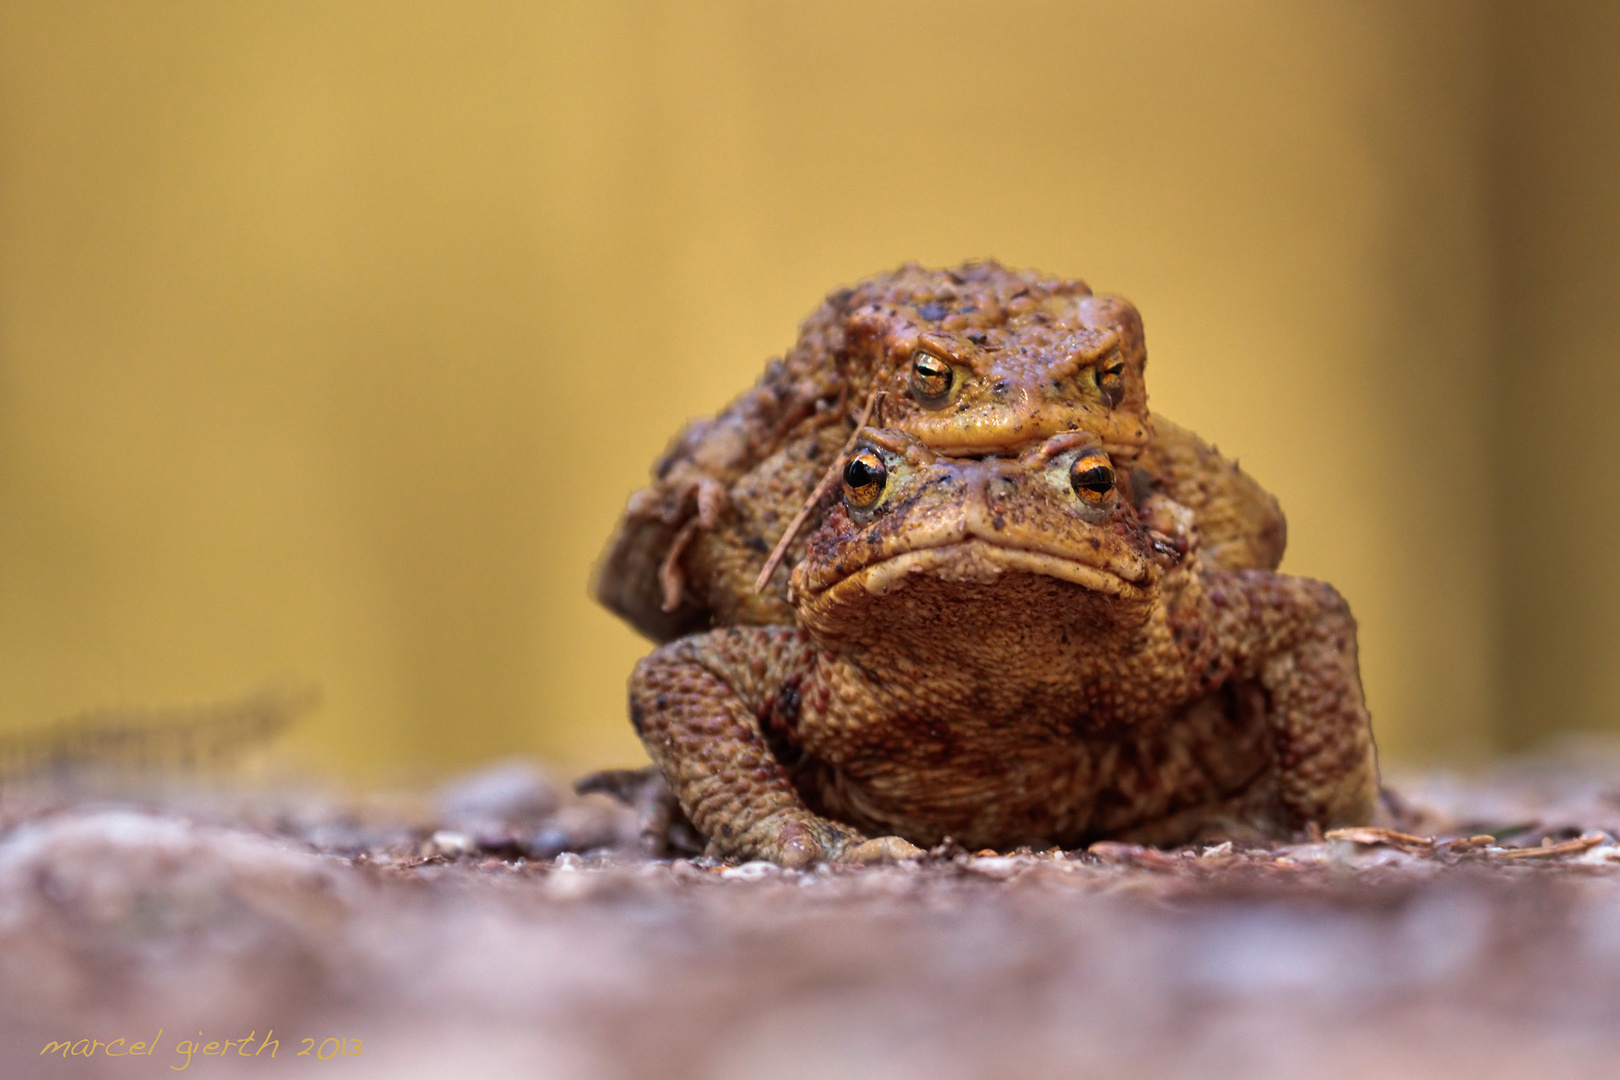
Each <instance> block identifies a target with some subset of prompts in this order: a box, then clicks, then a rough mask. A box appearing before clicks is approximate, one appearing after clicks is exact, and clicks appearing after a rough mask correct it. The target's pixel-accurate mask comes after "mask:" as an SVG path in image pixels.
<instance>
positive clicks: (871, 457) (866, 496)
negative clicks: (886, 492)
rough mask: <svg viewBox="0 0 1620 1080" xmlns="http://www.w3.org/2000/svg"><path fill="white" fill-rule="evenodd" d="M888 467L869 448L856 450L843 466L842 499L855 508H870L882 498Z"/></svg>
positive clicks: (887, 477) (886, 481)
mask: <svg viewBox="0 0 1620 1080" xmlns="http://www.w3.org/2000/svg"><path fill="white" fill-rule="evenodd" d="M888 480H889V468H888V466H886V465H884V464H883V459H882V458H880V457H878V456H877V454H875V453H873V452H872V451H871V450H860V451H857V452H856V454H855V456H854V457H852V458H850V459H849V464H848V465H845V466H844V501H845V502H846V503H848V504H849V505H850V506H851V507H852V508H854V509H856V510H870V509H871V508H872V507H874V506H876V505H877V501H878V500H879V499H881V498H883V486H884V484H886V483H888Z"/></svg>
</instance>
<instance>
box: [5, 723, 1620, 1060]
mask: <svg viewBox="0 0 1620 1080" xmlns="http://www.w3.org/2000/svg"><path fill="white" fill-rule="evenodd" d="M1390 779H1391V787H1392V790H1393V791H1394V792H1395V793H1396V795H1395V799H1394V802H1393V804H1392V810H1391V813H1392V816H1391V818H1390V821H1389V822H1388V823H1387V824H1388V825H1390V826H1393V827H1395V828H1397V829H1398V830H1399V832H1378V831H1367V832H1356V833H1351V834H1348V835H1341V836H1329V837H1325V838H1314V837H1301V838H1300V842H1298V843H1293V844H1288V845H1283V846H1278V847H1275V848H1267V849H1255V848H1233V847H1230V846H1227V845H1220V846H1215V847H1203V848H1194V849H1183V850H1175V851H1155V850H1146V849H1141V848H1135V847H1130V846H1126V845H1109V844H1104V845H1098V846H1096V847H1094V848H1093V849H1091V850H1090V851H1080V852H1059V851H1052V852H1016V853H999V854H984V853H970V852H960V851H950V850H945V851H941V852H940V853H938V854H937V855H935V856H932V857H931V858H930V859H928V860H927V861H925V862H921V863H915V864H900V865H897V866H890V867H881V868H866V869H861V868H854V867H823V868H821V869H818V870H816V871H814V872H808V873H793V872H784V871H781V870H778V869H777V868H775V867H772V866H767V865H764V864H747V865H742V866H731V865H724V864H720V863H715V862H712V861H708V860H704V859H702V858H696V859H693V858H669V857H651V856H649V855H647V854H645V853H644V851H643V849H642V846H641V840H640V838H639V835H638V824H637V819H636V816H635V814H634V813H632V812H631V811H630V810H628V809H626V808H624V807H622V806H619V805H617V804H615V803H613V802H612V801H611V800H609V799H608V798H607V797H605V796H602V795H591V796H586V797H578V796H574V795H573V794H572V793H570V792H568V791H567V790H566V789H565V788H563V787H561V786H559V785H557V784H555V783H554V782H552V781H550V780H548V779H547V778H546V777H545V776H544V774H542V773H540V772H538V771H536V770H534V769H533V768H532V767H527V766H523V765H520V764H508V765H504V766H500V767H496V768H494V769H491V770H489V771H486V772H484V773H482V774H478V775H475V776H472V777H469V778H467V779H466V780H464V781H462V782H461V783H459V784H457V785H455V786H453V787H452V788H450V789H447V790H445V791H442V792H439V793H436V794H433V795H425V796H412V795H410V794H409V793H407V794H405V795H402V796H394V797H390V798H386V799H383V798H372V799H367V800H359V799H353V800H344V799H337V798H334V797H332V796H330V795H326V794H320V793H315V792H310V791H299V790H292V789H282V790H267V789H264V788H256V789H254V790H252V791H243V790H234V791H233V790H229V789H223V788H219V787H214V788H205V787H200V786H195V785H193V786H184V785H177V784H168V785H164V786H154V785H150V784H148V785H145V786H134V787H132V786H130V785H128V784H125V785H122V786H121V787H120V786H115V787H113V788H109V787H108V786H106V785H105V784H100V785H98V784H89V783H85V782H80V783H77V784H76V785H75V786H73V787H63V786H60V785H58V786H54V787H41V786H39V785H34V786H33V787H32V788H30V789H16V788H14V789H13V790H12V791H10V792H9V793H8V794H6V795H4V796H3V797H0V1072H3V1074H4V1076H6V1077H8V1078H9V1077H15V1078H19V1080H21V1078H32V1077H109V1078H112V1077H119V1078H122V1077H148V1076H153V1077H155V1076H174V1075H176V1074H180V1073H185V1074H193V1075H204V1076H212V1077H231V1078H235V1077H288V1078H297V1077H304V1076H312V1077H327V1076H338V1075H343V1076H349V1077H366V1078H369V1077H389V1078H393V1077H412V1078H414V1077H423V1078H428V1077H432V1078H439V1077H448V1076H467V1077H478V1078H484V1080H503V1078H507V1077H513V1078H518V1077H522V1078H529V1077H533V1078H574V1077H621V1076H622V1077H641V1076H656V1077H668V1078H682V1077H721V1078H734V1077H800V1076H804V1077H810V1076H815V1077H838V1078H840V1080H857V1078H862V1077H899V1078H909V1077H919V1078H920V1077H928V1078H931V1080H950V1078H956V1077H1089V1076H1108V1077H1136V1076H1141V1077H1155V1078H1175V1077H1200V1078H1203V1077H1224V1076H1232V1077H1246V1078H1248V1077H1261V1078H1264V1077H1289V1078H1297V1077H1307V1076H1308V1077H1341V1076H1342V1077H1363V1076H1379V1077H1406V1076H1424V1077H1430V1076H1433V1077H1450V1076H1466V1077H1469V1078H1470V1080H1482V1078H1488V1077H1529V1076H1535V1077H1575V1076H1582V1077H1584V1076H1594V1077H1596V1076H1613V1075H1615V1073H1616V1071H1617V1069H1620V1066H1616V1065H1615V1062H1616V1061H1617V1060H1620V843H1617V842H1616V838H1617V837H1620V758H1617V757H1616V756H1615V755H1614V754H1612V753H1611V752H1610V751H1609V750H1608V749H1606V748H1605V749H1600V750H1592V749H1590V748H1589V749H1587V750H1585V751H1582V752H1580V753H1576V754H1570V755H1565V756H1563V757H1561V758H1555V759H1543V760H1540V761H1536V762H1529V763H1520V764H1518V765H1515V766H1511V767H1504V768H1502V769H1499V770H1496V771H1495V772H1492V773H1488V774H1482V775H1478V776H1475V777H1472V778H1460V777H1457V776H1450V775H1445V774H1425V775H1412V776H1404V777H1393V778H1390ZM1401 833H1406V834H1409V835H1406V836H1403V835H1401ZM1486 837H1489V839H1487V838H1486ZM160 1030H161V1035H159V1034H158V1032H159V1031H160ZM120 1039H121V1040H123V1041H122V1042H117V1040H120ZM154 1040H155V1043H154ZM306 1040H307V1041H306ZM52 1044H56V1045H55V1046H54V1047H53V1045H52ZM108 1044H112V1045H111V1046H110V1047H109V1045H108ZM137 1044H141V1046H140V1049H141V1050H142V1051H145V1052H144V1053H139V1054H134V1055H132V1054H130V1053H129V1051H131V1050H132V1049H134V1048H135V1047H136V1045H137ZM189 1044H194V1046H195V1049H193V1050H192V1051H191V1052H190V1053H188V1052H187V1049H188V1045H189ZM109 1050H111V1051H112V1054H111V1056H109ZM42 1051H45V1052H44V1053H42ZM120 1054H122V1056H119V1055H120Z"/></svg>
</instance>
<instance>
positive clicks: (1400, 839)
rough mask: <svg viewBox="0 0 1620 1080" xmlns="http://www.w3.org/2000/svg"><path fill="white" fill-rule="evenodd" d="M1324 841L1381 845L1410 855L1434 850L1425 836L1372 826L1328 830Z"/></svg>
mask: <svg viewBox="0 0 1620 1080" xmlns="http://www.w3.org/2000/svg"><path fill="white" fill-rule="evenodd" d="M1325 839H1328V840H1348V841H1350V842H1351V843H1353V844H1367V845H1369V846H1371V845H1375V844H1383V845H1385V846H1387V847H1392V848H1397V849H1399V850H1401V851H1406V852H1410V853H1412V854H1418V853H1426V852H1430V851H1433V850H1434V841H1433V840H1431V839H1429V838H1428V837H1426V836H1413V835H1412V834H1411V833H1403V832H1396V831H1395V830H1394V829H1380V828H1376V827H1372V826H1363V827H1359V828H1354V829H1330V830H1328V832H1327V835H1326V837H1325Z"/></svg>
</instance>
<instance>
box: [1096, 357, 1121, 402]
mask: <svg viewBox="0 0 1620 1080" xmlns="http://www.w3.org/2000/svg"><path fill="white" fill-rule="evenodd" d="M1097 389H1099V390H1101V391H1102V393H1103V397H1105V398H1107V399H1108V404H1109V405H1118V404H1119V399H1120V398H1122V397H1124V396H1125V361H1124V360H1123V359H1122V358H1121V357H1120V355H1119V353H1117V352H1115V353H1110V354H1108V356H1107V357H1106V358H1105V359H1104V360H1103V362H1102V363H1101V364H1099V365H1097Z"/></svg>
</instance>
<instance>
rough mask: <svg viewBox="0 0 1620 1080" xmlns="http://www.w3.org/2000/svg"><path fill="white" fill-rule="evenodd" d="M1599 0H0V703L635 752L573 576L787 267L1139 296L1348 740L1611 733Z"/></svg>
mask: <svg viewBox="0 0 1620 1080" xmlns="http://www.w3.org/2000/svg"><path fill="white" fill-rule="evenodd" d="M1617 165H1620V7H1616V6H1613V5H1607V4H1602V3H1596V2H1593V3H1566V4H1559V5H1546V6H1541V5H1522V6H1521V5H1511V4H1502V5H1495V4H1490V3H1420V2H1411V0H1403V2H1394V3H1363V2H1357V3H1313V4H1298V3H1292V2H1288V3H1242V4H1238V3H1232V4H1206V3H1194V2H1186V3H1163V2H1154V3H1138V2H1125V0H1121V2H1107V3H1102V2H1094V3H1072V2H1071V3H1059V2H1053V3H1006V4H984V3H966V2H950V0H928V2H903V3H895V2H874V0H861V2H828V3H817V4H810V5H794V4H765V3H745V2H733V3H695V2H694V3H670V4H651V3H623V2H609V0H591V2H583V3H468V2H455V3H448V2H447V3H438V4H428V3H399V2H395V3H332V2H319V3H317V2H291V0H278V2H276V3H271V4H265V3H257V2H233V3H204V2H200V0H198V2H190V3H142V4H138V5H133V4H131V5H126V4H105V3H102V4H97V3H65V2H62V0H37V2H36V0H12V2H10V3H8V4H6V5H4V6H0V729H13V730H14V729H19V728H26V727H32V726H36V725H38V724H40V723H42V722H44V721H47V720H49V719H51V718H53V717H56V716H60V715H63V714H67V713H72V712H76V711H79V710H81V709H84V708H87V707H92V706H108V705H113V706H116V705H120V704H130V705H151V704H169V703H177V702H185V701H206V700H212V699H219V698H228V697H232V696H236V695H239V694H241V693H243V692H246V691H248V690H251V689H252V688H253V687H255V686H259V685H262V684H263V683H264V682H265V681H266V680H268V679H271V678H276V677H281V678H292V679H295V680H298V679H302V680H310V681H315V682H318V683H320V684H321V685H322V687H323V688H324V690H325V704H324V706H323V707H322V709H321V710H320V712H318V713H317V714H316V715H314V716H313V717H312V718H310V719H309V720H307V721H306V722H305V723H304V725H303V726H302V727H301V728H300V729H299V730H298V731H297V732H296V734H294V735H293V736H291V741H292V746H293V747H294V749H295V750H296V751H297V752H298V753H299V754H300V755H302V756H303V758H304V759H305V760H307V761H309V762H311V763H314V764H318V765H322V766H325V767H330V768H334V769H336V770H339V771H341V772H344V773H347V774H349V775H351V776H354V777H356V778H360V779H366V778H371V779H377V778H382V777H386V776H391V775H398V774H399V773H401V772H402V771H403V772H416V773H422V772H427V773H433V772H439V771H446V770H450V769H455V768H460V767H464V766H466V765H468V764H470V763H472V762H475V761H478V760H481V759H483V758H487V757H489V756H492V755H497V754H507V753H534V754H540V755H544V756H546V757H548V758H550V759H552V760H554V761H557V762H559V763H561V764H562V765H564V766H565V767H571V768H581V767H585V766H589V765H604V764H616V763H634V762H636V761H639V760H643V758H642V755H641V751H640V748H639V746H638V745H637V743H636V741H635V739H634V737H633V735H632V734H631V732H630V729H629V725H628V724H627V723H626V721H625V718H624V704H623V685H624V678H625V676H626V675H627V674H628V671H629V669H630V666H631V665H632V663H633V662H634V661H635V659H636V658H637V657H638V656H639V655H641V654H642V653H643V652H645V651H646V649H647V645H646V644H645V643H644V642H643V641H641V640H640V639H638V638H637V637H636V636H635V635H634V634H633V633H632V632H631V631H629V630H628V629H626V628H625V627H624V626H622V625H620V624H619V623H618V622H616V621H615V620H614V619H613V618H612V617H610V616H609V615H607V614H606V613H605V612H603V611H601V610H599V609H597V608H596V607H594V606H593V604H592V603H591V602H590V600H589V599H588V598H587V596H586V582H587V578H588V576H589V572H590V568H591V565H592V562H593V560H594V559H595V557H596V555H597V553H598V551H599V550H600V548H601V546H602V544H603V542H604V541H605V539H606V538H607V536H608V534H609V532H610V530H611V528H612V526H613V522H614V519H615V516H616V514H617V512H618V511H619V509H620V507H621V506H622V504H623V502H624V499H625V497H626V496H627V495H628V494H629V493H630V491H631V490H632V489H633V488H635V487H636V486H638V485H639V484H640V483H642V482H643V479H644V477H645V475H646V470H647V468H648V466H649V465H650V463H651V462H652V460H653V458H654V456H655V455H656V454H657V453H658V452H659V450H660V449H661V448H662V447H663V445H664V443H665V441H666V440H667V439H668V438H669V437H670V436H671V435H672V434H673V433H674V432H675V431H676V429H677V428H678V427H679V426H680V424H681V423H682V422H683V421H684V420H686V419H687V418H689V417H693V416H697V415H701V414H706V413H710V412H713V411H714V410H716V409H717V408H719V407H720V406H721V405H722V404H723V403H724V402H725V401H726V400H727V399H728V398H729V397H730V396H731V395H733V394H734V393H736V392H738V391H739V390H741V389H742V388H743V387H745V386H746V385H747V384H749V383H750V382H751V381H752V380H753V379H754V378H755V376H756V375H757V374H758V372H759V370H760V369H761V367H762V366H763V363H764V361H765V360H766V358H767V357H769V356H771V355H774V354H777V353H780V352H781V351H782V350H783V349H784V348H786V347H787V346H788V345H789V344H790V343H791V342H792V340H793V338H794V335H795V331H796V327H797V324H798V322H799V320H800V319H801V318H802V317H803V316H804V315H806V314H807V313H808V312H809V311H810V310H811V309H812V308H813V307H814V306H815V305H816V303H817V302H818V301H819V300H820V298H821V296H822V295H823V294H824V293H826V292H827V291H829V290H830V289H832V288H833V287H835V286H837V285H840V284H844V283H848V282H852V281H854V280H856V279H858V278H860V277H863V276H865V275H868V274H870V273H873V272H876V271H879V270H884V269H887V268H890V267H892V266H894V265H896V264H897V263H899V262H902V261H904V260H909V259H917V260H921V261H924V262H927V263H932V264H945V263H954V262H957V261H960V260H962V259H964V258H968V257H972V256H981V255H992V256H995V257H997V258H999V259H1001V260H1003V261H1004V262H1007V263H1009V264H1012V265H1016V266H1033V267H1038V268H1040V269H1043V270H1047V271H1051V272H1055V273H1061V274H1070V275H1078V276H1082V277H1084V278H1086V279H1087V280H1088V281H1090V282H1091V284H1092V285H1093V287H1095V288H1097V289H1099V290H1101V291H1108V292H1118V293H1122V294H1124V295H1125V296H1127V297H1129V298H1130V299H1132V300H1133V301H1134V302H1135V303H1136V304H1137V306H1138V307H1139V308H1140V309H1141V311H1142V312H1143V315H1144V318H1145V320H1146V325H1147V331H1148V343H1149V355H1150V358H1151V363H1150V365H1149V369H1148V380H1149V387H1150V389H1151V391H1152V398H1153V406H1154V408H1155V409H1156V410H1157V411H1160V412H1163V413H1164V414H1165V415H1167V416H1170V417H1172V418H1174V419H1175V420H1177V421H1180V422H1182V423H1184V424H1187V425H1189V426H1191V427H1193V428H1194V429H1195V430H1197V431H1198V432H1200V433H1201V434H1203V435H1204V436H1205V437H1207V438H1209V439H1211V440H1213V441H1215V442H1217V443H1219V445H1220V446H1221V447H1222V449H1223V450H1225V451H1226V452H1228V453H1229V454H1232V455H1235V456H1238V457H1240V458H1241V460H1242V461H1243V463H1244V465H1245V467H1246V468H1247V469H1248V470H1249V471H1250V472H1252V473H1253V474H1255V475H1256V476H1257V477H1259V478H1260V479H1261V481H1262V482H1264V483H1265V484H1266V485H1267V486H1268V487H1270V488H1271V489H1272V490H1273V491H1274V492H1276V493H1277V494H1278V496H1279V497H1280V499H1281V500H1282V504H1283V506H1284V508H1285V510H1286V511H1287V513H1288V515H1289V519H1290V526H1291V529H1290V545H1291V546H1290V549H1289V556H1288V559H1287V562H1286V563H1285V569H1288V570H1290V571H1293V572H1296V573H1302V574H1310V575H1313V576H1317V577H1322V578H1325V579H1328V580H1330V581H1332V582H1334V583H1335V584H1336V585H1338V586H1339V587H1340V588H1341V589H1342V591H1343V592H1344V593H1345V594H1346V595H1347V596H1348V597H1349V599H1350V601H1351V603H1352V605H1353V607H1354V609H1355V611H1356V613H1357V615H1358V616H1359V618H1360V620H1361V625H1362V633H1363V636H1362V650H1363V652H1362V656H1363V670H1364V675H1365V682H1366V687H1367V693H1368V698H1369V701H1370V703H1371V705H1372V708H1373V713H1374V719H1375V725H1376V730H1377V734H1378V738H1379V741H1380V745H1381V746H1382V748H1383V750H1384V752H1385V754H1386V756H1388V757H1390V758H1392V759H1395V760H1402V759H1405V760H1421V759H1433V758H1436V757H1449V758H1465V757H1468V756H1477V755H1481V754H1484V753H1488V752H1491V751H1494V750H1498V749H1503V748H1509V747H1512V746H1516V745H1522V744H1525V743H1528V742H1533V741H1535V740H1536V739H1538V738H1540V737H1541V736H1543V735H1545V734H1547V733H1549V732H1553V731H1556V730H1561V729H1567V728H1602V727H1607V728H1611V729H1613V728H1620V557H1617V556H1616V555H1615V554H1614V553H1613V552H1611V551H1610V550H1609V546H1608V541H1607V539H1606V538H1612V537H1613V536H1614V535H1616V531H1617V530H1616V526H1617V525H1620V432H1617V429H1616V425H1615V422H1614V421H1615V419H1616V418H1617V417H1620V365H1617V364H1616V363H1615V356H1616V348H1617V347H1620V303H1617V298H1616V297H1615V295H1614V293H1615V291H1616V282H1617V275H1616V271H1617V269H1620V267H1617V266H1616V263H1617V262H1620V197H1617V196H1620V192H1617V191H1616V190H1615V189H1616V187H1617V185H1620V181H1617V180H1616V177H1617V176H1620V170H1617Z"/></svg>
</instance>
